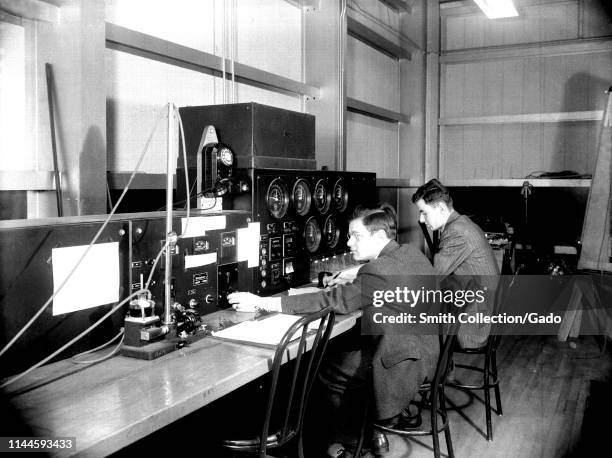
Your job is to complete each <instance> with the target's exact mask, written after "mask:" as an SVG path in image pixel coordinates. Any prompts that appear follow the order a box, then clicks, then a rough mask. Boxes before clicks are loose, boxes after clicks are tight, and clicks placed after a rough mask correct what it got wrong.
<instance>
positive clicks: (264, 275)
mask: <svg viewBox="0 0 612 458" xmlns="http://www.w3.org/2000/svg"><path fill="white" fill-rule="evenodd" d="M266 275H268V274H267V273H266V271H265V270H262V271H261V278H265V277H266Z"/></svg>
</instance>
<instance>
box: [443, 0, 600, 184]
mask: <svg viewBox="0 0 612 458" xmlns="http://www.w3.org/2000/svg"><path fill="white" fill-rule="evenodd" d="M532 3H533V2H532ZM541 3H542V4H535V5H533V4H531V5H527V6H523V7H522V8H519V12H520V16H519V17H518V18H510V19H502V20H489V19H487V18H486V17H485V16H484V15H482V14H460V15H457V16H452V15H447V16H445V17H443V19H442V36H443V59H444V56H448V57H452V56H453V55H455V56H457V53H458V52H461V54H460V55H458V57H456V58H452V59H450V60H448V61H446V62H445V63H444V64H443V65H442V68H441V78H440V79H441V82H440V84H441V90H440V124H441V125H440V176H441V177H443V178H445V179H467V180H470V179H479V178H486V179H491V178H522V177H525V176H526V175H527V174H529V173H532V172H535V171H549V172H556V171H561V170H573V171H576V172H578V173H581V174H590V173H592V172H593V167H594V161H595V155H596V149H597V140H598V135H599V128H600V124H601V122H600V121H597V120H590V121H574V122H552V123H551V122H540V121H538V120H539V119H544V118H545V117H546V115H548V114H551V113H562V114H570V116H571V114H572V113H575V112H584V111H589V112H593V111H598V110H602V109H603V107H604V103H605V100H606V94H605V91H606V90H607V89H608V88H609V87H610V86H611V85H612V46H609V45H606V41H605V39H601V40H582V42H581V39H580V36H581V34H588V35H589V36H593V35H594V33H595V30H602V28H601V21H599V22H598V23H597V24H598V25H597V27H599V29H597V28H596V27H595V26H593V23H594V22H593V21H591V22H590V23H589V24H591V25H589V26H588V27H587V25H588V24H587V25H585V22H584V21H585V18H593V11H592V8H590V6H593V5H592V4H593V3H594V2H584V3H583V4H582V5H580V2H578V1H557V2H541ZM581 8H582V9H581ZM608 32H610V31H608ZM568 40H569V41H568ZM553 42H554V43H559V44H563V45H566V44H568V43H571V44H573V45H575V44H580V48H578V47H576V48H573V49H572V48H571V47H569V46H568V47H560V48H559V49H558V50H555V51H554V52H551V51H547V49H551V48H550V46H551V43H553ZM583 43H584V44H583ZM475 48H476V49H475ZM526 49H531V50H534V49H535V50H539V51H541V52H539V51H538V52H536V53H535V54H539V55H533V54H534V53H525V52H523V51H524V50H526ZM499 50H504V51H506V52H505V53H504V54H503V55H501V54H497V53H496V52H497V51H499ZM488 51H490V52H489V53H487V52H488ZM507 115H534V116H533V117H532V118H530V120H529V121H528V122H527V121H522V122H516V120H512V119H511V118H508V116H507ZM488 117H501V120H500V121H499V122H494V123H492V122H491V119H490V118H488ZM504 117H506V119H505V120H504ZM466 118H472V120H471V121H467V120H466ZM474 118H476V119H474Z"/></svg>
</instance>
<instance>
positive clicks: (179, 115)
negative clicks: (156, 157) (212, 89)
mask: <svg viewBox="0 0 612 458" xmlns="http://www.w3.org/2000/svg"><path fill="white" fill-rule="evenodd" d="M174 108H175V111H176V117H177V118H178V123H179V129H180V130H181V144H182V145H183V167H184V169H185V193H186V196H187V220H186V221H185V227H184V228H183V231H182V233H181V235H180V236H179V237H184V236H185V234H186V233H187V227H188V226H189V218H190V217H191V216H190V215H191V190H190V189H189V174H188V173H187V149H186V148H185V131H184V130H183V120H182V119H181V113H180V112H179V110H178V108H177V107H176V106H175V107H174ZM166 210H167V209H166Z"/></svg>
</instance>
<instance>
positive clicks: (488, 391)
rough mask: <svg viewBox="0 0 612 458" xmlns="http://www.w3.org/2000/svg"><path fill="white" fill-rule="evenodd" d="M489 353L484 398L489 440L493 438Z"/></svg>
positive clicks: (486, 364) (486, 357) (485, 369)
mask: <svg viewBox="0 0 612 458" xmlns="http://www.w3.org/2000/svg"><path fill="white" fill-rule="evenodd" d="M489 363H490V361H489V355H486V356H485V364H484V383H483V386H484V398H485V416H486V418H487V440H488V441H491V440H493V426H492V424H491V385H490V384H489V381H490V378H489V375H490V374H489V370H490V369H489Z"/></svg>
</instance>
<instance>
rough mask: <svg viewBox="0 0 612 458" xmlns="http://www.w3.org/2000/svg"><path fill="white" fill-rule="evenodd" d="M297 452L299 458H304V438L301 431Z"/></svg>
mask: <svg viewBox="0 0 612 458" xmlns="http://www.w3.org/2000/svg"><path fill="white" fill-rule="evenodd" d="M297 452H298V458H304V438H303V437H302V432H301V431H300V432H299V433H298V439H297Z"/></svg>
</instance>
